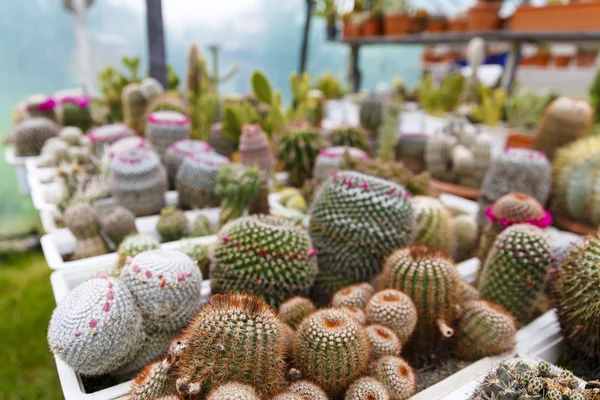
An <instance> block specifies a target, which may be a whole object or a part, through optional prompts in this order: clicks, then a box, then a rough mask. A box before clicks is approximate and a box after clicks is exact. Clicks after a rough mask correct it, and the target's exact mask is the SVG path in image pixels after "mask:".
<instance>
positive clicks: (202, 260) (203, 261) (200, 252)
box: [177, 240, 210, 279]
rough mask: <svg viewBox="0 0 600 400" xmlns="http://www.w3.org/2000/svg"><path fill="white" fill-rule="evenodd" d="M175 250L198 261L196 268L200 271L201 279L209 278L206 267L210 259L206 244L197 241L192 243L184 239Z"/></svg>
mask: <svg viewBox="0 0 600 400" xmlns="http://www.w3.org/2000/svg"><path fill="white" fill-rule="evenodd" d="M177 250H178V251H180V252H182V253H183V254H185V255H187V256H188V257H189V258H191V259H192V261H195V262H197V263H198V268H199V269H200V272H201V273H202V278H203V279H208V278H209V270H208V268H209V264H210V261H209V259H208V250H207V246H203V245H201V244H199V243H193V242H190V241H187V240H186V241H185V242H183V244H182V245H181V246H180V247H179V248H178V249H177Z"/></svg>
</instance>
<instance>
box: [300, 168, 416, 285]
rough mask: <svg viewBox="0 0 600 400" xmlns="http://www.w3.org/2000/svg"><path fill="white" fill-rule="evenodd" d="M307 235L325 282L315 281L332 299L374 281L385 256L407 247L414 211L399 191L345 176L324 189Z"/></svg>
mask: <svg viewBox="0 0 600 400" xmlns="http://www.w3.org/2000/svg"><path fill="white" fill-rule="evenodd" d="M309 231H310V235H311V237H312V239H313V241H314V244H315V247H317V248H318V249H319V251H320V253H319V267H320V273H321V274H322V278H323V279H324V280H323V281H322V282H320V278H317V285H322V283H324V281H325V280H328V281H329V282H328V285H327V286H329V288H326V291H328V292H329V294H330V295H331V294H333V292H335V291H336V290H338V289H340V288H341V287H343V286H345V285H347V284H349V283H354V282H363V281H366V280H369V279H371V278H373V277H374V276H375V275H376V274H377V273H378V272H379V271H380V269H381V264H382V262H383V260H384V258H385V257H386V256H387V255H388V254H390V253H391V252H392V251H393V250H394V249H397V248H400V247H404V246H406V245H408V244H410V243H412V240H413V238H414V216H413V210H412V206H411V205H410V202H409V200H408V198H407V192H406V191H405V190H404V188H402V187H401V186H399V185H396V184H394V183H392V182H389V181H385V180H383V179H379V178H375V177H371V176H368V175H363V174H360V173H357V172H349V171H345V172H341V173H339V174H337V175H336V176H334V177H332V178H330V179H329V180H328V181H327V182H325V183H324V184H323V186H322V188H321V190H320V192H319V195H318V197H317V198H316V199H315V201H314V204H313V209H312V214H311V218H310V226H309ZM328 275H329V277H330V278H331V279H328V278H327V276H328ZM329 283H331V285H330V284H329ZM322 286H323V285H322ZM331 289H334V290H331Z"/></svg>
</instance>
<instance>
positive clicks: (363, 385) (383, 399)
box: [344, 376, 390, 400]
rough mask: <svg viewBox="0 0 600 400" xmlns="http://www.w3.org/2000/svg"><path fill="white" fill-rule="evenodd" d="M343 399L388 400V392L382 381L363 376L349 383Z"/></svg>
mask: <svg viewBox="0 0 600 400" xmlns="http://www.w3.org/2000/svg"><path fill="white" fill-rule="evenodd" d="M344 400H390V394H389V392H388V390H387V388H386V387H385V385H384V384H383V383H381V382H379V381H378V380H377V379H375V378H371V377H369V376H363V377H362V378H359V379H357V380H356V381H355V382H354V383H353V384H352V385H350V387H349V388H348V390H347V391H346V396H345V397H344Z"/></svg>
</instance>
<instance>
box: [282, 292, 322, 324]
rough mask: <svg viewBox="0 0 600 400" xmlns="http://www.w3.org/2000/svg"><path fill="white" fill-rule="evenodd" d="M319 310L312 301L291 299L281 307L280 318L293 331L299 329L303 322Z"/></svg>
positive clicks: (298, 297)
mask: <svg viewBox="0 0 600 400" xmlns="http://www.w3.org/2000/svg"><path fill="white" fill-rule="evenodd" d="M315 311H317V308H316V307H315V305H314V304H313V302H312V301H310V299H307V298H306V297H301V296H294V297H290V298H289V299H287V300H286V301H284V302H283V303H281V305H280V306H279V312H278V313H279V318H281V320H282V321H283V322H285V323H286V324H288V325H289V326H290V327H291V328H292V329H296V328H298V326H299V325H300V323H301V322H302V320H303V319H304V318H306V317H308V316H309V315H310V314H312V313H313V312H315Z"/></svg>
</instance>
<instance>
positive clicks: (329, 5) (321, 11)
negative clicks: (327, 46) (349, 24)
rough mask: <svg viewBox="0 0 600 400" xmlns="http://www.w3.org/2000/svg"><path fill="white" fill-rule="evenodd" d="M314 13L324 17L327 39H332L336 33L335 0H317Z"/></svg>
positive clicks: (336, 11) (336, 15)
mask: <svg viewBox="0 0 600 400" xmlns="http://www.w3.org/2000/svg"><path fill="white" fill-rule="evenodd" d="M316 15H317V16H319V17H323V18H325V21H326V23H327V40H334V39H336V38H337V35H338V27H337V21H338V10H337V6H336V4H335V0H318V1H317V7H316Z"/></svg>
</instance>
